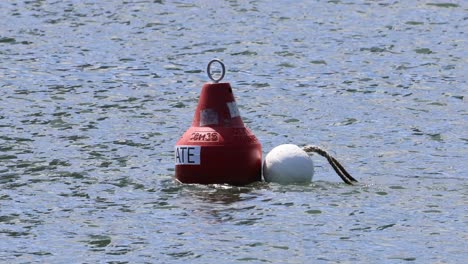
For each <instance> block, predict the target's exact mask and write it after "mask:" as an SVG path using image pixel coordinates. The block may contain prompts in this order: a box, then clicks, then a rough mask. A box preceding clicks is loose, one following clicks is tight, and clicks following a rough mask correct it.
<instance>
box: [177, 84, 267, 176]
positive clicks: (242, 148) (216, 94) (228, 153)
mask: <svg viewBox="0 0 468 264" xmlns="http://www.w3.org/2000/svg"><path fill="white" fill-rule="evenodd" d="M261 166H262V147H261V144H260V142H259V141H258V139H257V138H256V137H255V135H254V134H253V133H252V132H251V131H250V130H249V129H248V128H246V127H245V125H244V122H243V121H242V118H241V116H240V114H239V110H238V108H237V104H236V101H235V99H234V95H233V93H232V88H231V85H230V84H229V83H207V84H205V85H203V87H202V91H201V94H200V98H199V101H198V105H197V108H196V110H195V115H194V118H193V122H192V126H191V127H190V128H189V129H188V130H187V131H186V132H185V133H184V134H183V135H182V137H181V138H180V139H179V140H178V141H177V143H176V146H175V177H176V179H177V180H179V181H180V182H183V183H200V184H215V183H226V184H232V185H245V184H249V183H252V182H255V181H261Z"/></svg>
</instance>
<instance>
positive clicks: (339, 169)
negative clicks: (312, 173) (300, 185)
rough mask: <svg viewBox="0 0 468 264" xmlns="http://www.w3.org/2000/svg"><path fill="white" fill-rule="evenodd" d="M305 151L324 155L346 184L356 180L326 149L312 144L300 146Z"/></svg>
mask: <svg viewBox="0 0 468 264" xmlns="http://www.w3.org/2000/svg"><path fill="white" fill-rule="evenodd" d="M302 149H303V150H304V151H305V152H307V153H317V154H319V155H321V156H322V157H325V158H326V159H327V160H328V163H330V165H331V166H332V167H333V169H334V170H335V172H336V174H338V176H340V178H341V179H342V180H343V181H344V182H346V183H347V184H351V185H352V184H353V183H354V182H357V180H356V179H354V178H353V176H351V175H350V174H349V173H348V172H347V171H346V170H345V168H343V166H342V165H341V164H340V163H339V162H338V161H337V160H336V159H335V158H334V157H333V156H331V155H330V154H329V153H328V152H327V151H325V150H324V149H322V148H320V147H318V146H313V145H307V146H305V147H303V148H302Z"/></svg>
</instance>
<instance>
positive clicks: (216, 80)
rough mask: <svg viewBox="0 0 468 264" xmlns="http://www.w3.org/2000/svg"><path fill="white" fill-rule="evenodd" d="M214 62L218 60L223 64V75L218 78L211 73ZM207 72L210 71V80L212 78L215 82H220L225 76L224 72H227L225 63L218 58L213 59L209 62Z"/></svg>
mask: <svg viewBox="0 0 468 264" xmlns="http://www.w3.org/2000/svg"><path fill="white" fill-rule="evenodd" d="M213 62H217V63H219V64H220V65H221V76H220V77H219V78H218V79H215V78H214V77H213V76H212V75H211V64H213ZM206 73H208V78H210V80H212V81H213V82H214V83H218V82H219V81H221V80H222V79H223V78H224V74H226V68H225V67H224V63H223V62H222V61H220V60H218V59H214V60H211V61H210V62H209V63H208V67H207V68H206Z"/></svg>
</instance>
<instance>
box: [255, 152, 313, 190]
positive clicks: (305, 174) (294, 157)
mask: <svg viewBox="0 0 468 264" xmlns="http://www.w3.org/2000/svg"><path fill="white" fill-rule="evenodd" d="M313 176H314V163H313V162H312V159H311V158H310V157H309V155H308V154H307V153H306V152H305V151H304V150H302V149H301V148H300V147H298V146H296V145H294V144H284V145H279V146H277V147H275V148H274V149H272V150H271V151H270V152H269V153H268V154H267V155H266V157H265V160H264V162H263V178H264V179H265V181H267V182H277V183H283V184H287V183H309V182H311V181H312V177H313Z"/></svg>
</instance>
